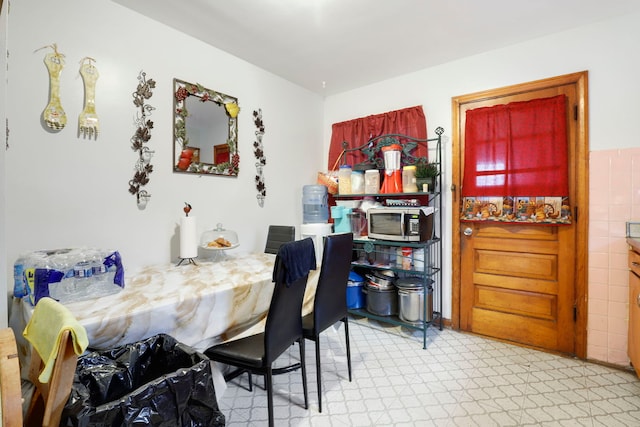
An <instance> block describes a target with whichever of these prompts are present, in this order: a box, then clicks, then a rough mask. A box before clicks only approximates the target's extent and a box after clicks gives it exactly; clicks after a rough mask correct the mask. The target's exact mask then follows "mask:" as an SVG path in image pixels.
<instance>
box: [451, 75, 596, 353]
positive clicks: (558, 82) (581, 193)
mask: <svg viewBox="0 0 640 427" xmlns="http://www.w3.org/2000/svg"><path fill="white" fill-rule="evenodd" d="M571 84H573V85H575V87H576V95H577V111H576V112H575V119H576V139H577V140H576V142H575V143H576V152H575V158H573V159H569V161H570V162H571V161H572V162H574V163H573V164H574V166H575V168H576V180H577V182H576V194H575V200H574V199H573V198H572V200H571V203H572V205H573V206H574V207H575V209H576V211H575V212H576V213H577V215H576V217H577V218H576V219H575V226H576V230H575V232H576V242H575V244H576V254H575V262H576V266H575V302H574V304H575V309H576V316H575V345H574V349H575V356H577V357H579V358H581V359H585V358H586V350H587V314H588V313H587V307H588V304H587V302H588V301H587V297H588V293H587V290H588V287H587V284H588V282H587V280H588V276H587V274H588V243H589V242H588V225H589V209H588V207H589V135H588V98H587V95H588V71H581V72H577V73H572V74H565V75H561V76H557V77H551V78H547V79H542V80H535V81H532V82H528V83H522V84H516V85H512V86H506V87H502V88H497V89H489V90H485V91H481V92H476V93H471V94H467V95H461V96H456V97H453V98H451V110H452V111H451V117H452V129H453V132H452V186H451V198H452V202H453V203H452V221H451V237H452V238H451V243H452V254H451V266H452V273H451V288H452V289H451V290H452V295H451V301H452V304H451V305H452V307H451V326H452V328H453V329H455V330H459V329H460V298H461V284H462V282H461V256H462V253H461V249H460V233H461V226H460V212H461V206H460V196H459V195H458V189H459V188H460V187H461V185H462V170H461V167H462V162H461V161H460V158H461V157H460V146H461V144H460V137H461V134H462V132H461V129H460V125H461V122H460V107H461V106H462V105H464V104H467V103H471V102H478V101H482V100H490V99H494V98H500V97H504V96H509V95H515V94H519V93H525V92H529V91H534V90H540V89H544V88H550V87H554V86H562V85H571Z"/></svg>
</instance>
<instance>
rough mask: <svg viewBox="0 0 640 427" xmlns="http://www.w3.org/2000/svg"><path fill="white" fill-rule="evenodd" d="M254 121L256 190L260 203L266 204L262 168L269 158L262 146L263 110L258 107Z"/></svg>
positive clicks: (261, 205)
mask: <svg viewBox="0 0 640 427" xmlns="http://www.w3.org/2000/svg"><path fill="white" fill-rule="evenodd" d="M253 123H254V124H255V125H256V141H255V142H254V143H253V154H255V156H256V160H257V161H256V190H258V195H257V196H256V198H257V199H258V205H259V206H260V207H263V206H264V199H265V198H266V197H267V188H266V187H265V184H264V175H263V172H262V169H263V168H264V166H265V165H266V164H267V158H266V157H265V156H264V150H263V148H262V136H263V135H264V123H263V122H262V110H261V109H258V110H257V111H254V112H253Z"/></svg>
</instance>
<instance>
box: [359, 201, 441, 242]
mask: <svg viewBox="0 0 640 427" xmlns="http://www.w3.org/2000/svg"><path fill="white" fill-rule="evenodd" d="M433 213H434V208H433V207H432V206H416V207H386V208H370V209H369V210H367V222H368V227H369V230H368V236H369V238H370V239H381V240H393V241H397V242H425V241H427V240H431V239H433Z"/></svg>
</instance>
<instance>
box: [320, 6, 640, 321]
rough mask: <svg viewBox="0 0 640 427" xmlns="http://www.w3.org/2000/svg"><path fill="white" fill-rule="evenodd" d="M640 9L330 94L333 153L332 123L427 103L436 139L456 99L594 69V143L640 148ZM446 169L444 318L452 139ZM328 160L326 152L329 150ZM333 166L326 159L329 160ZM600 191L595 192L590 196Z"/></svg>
mask: <svg viewBox="0 0 640 427" xmlns="http://www.w3.org/2000/svg"><path fill="white" fill-rule="evenodd" d="M639 23H640V15H639V14H634V15H628V16H625V17H622V18H617V19H612V20H609V21H604V22H600V23H597V24H593V25H589V26H584V27H581V28H578V29H575V30H572V31H567V32H563V33H558V34H555V35H552V36H549V37H544V38H540V39H536V40H531V41H528V42H526V43H521V44H518V45H514V46H511V47H508V48H504V49H500V50H496V51H491V52H486V53H484V54H480V55H476V56H472V57H468V58H464V59H462V60H458V61H454V62H450V63H447V64H443V65H441V66H438V67H433V68H429V69H425V70H422V71H419V72H415V73H412V74H407V75H404V76H401V77H398V78H394V79H390V80H386V81H383V82H379V83H377V84H374V85H370V86H367V87H363V88H360V89H356V90H353V91H350V92H345V93H341V94H338V95H335V96H331V97H328V98H327V99H326V100H325V106H324V141H325V153H326V152H327V151H328V141H330V135H331V124H332V123H336V122H341V121H344V120H348V119H351V118H356V117H362V116H366V115H369V114H376V113H381V112H384V111H389V110H394V109H398V108H403V107H408V106H413V105H423V108H424V110H425V115H426V117H427V130H428V132H429V137H433V136H435V135H434V134H433V131H434V130H435V128H436V127H437V126H442V127H443V128H444V129H445V135H446V136H447V137H449V138H450V136H451V129H452V122H451V98H452V97H455V96H459V95H464V94H468V93H473V92H478V91H483V90H487V89H492V88H498V87H503V86H508V85H513V84H517V83H524V82H528V81H533V80H539V79H543V78H548V77H553V76H557V75H562V74H568V73H573V72H578V71H583V70H588V71H589V134H590V136H589V139H590V149H591V150H592V151H593V150H604V149H610V148H625V147H633V146H640V138H638V136H637V118H638V117H640V104H639V103H638V102H637V94H638V93H640V79H639V78H638V73H637V70H638V69H639V68H640V56H639V55H637V54H636V53H637V51H638V48H637V46H636V45H637V41H638V40H640V25H638V24H639ZM449 138H447V140H446V144H445V146H444V148H445V154H444V160H445V163H446V171H445V176H444V185H443V188H444V189H446V190H447V192H446V194H445V196H444V197H445V200H446V203H445V208H448V209H446V212H445V219H446V226H445V232H444V236H445V241H444V245H445V249H444V292H443V295H444V310H443V311H444V316H445V317H447V318H450V316H451V238H452V236H451V212H450V207H451V193H450V191H448V189H449V187H450V184H451V142H450V139H449ZM325 158H326V154H325ZM325 164H326V161H325ZM597 196H598V195H593V194H591V195H590V197H597Z"/></svg>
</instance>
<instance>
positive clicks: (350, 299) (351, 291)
mask: <svg viewBox="0 0 640 427" xmlns="http://www.w3.org/2000/svg"><path fill="white" fill-rule="evenodd" d="M363 288H364V279H363V278H362V276H360V275H359V274H358V273H356V272H355V271H351V272H350V273H349V280H348V281H347V308H363V307H364V306H365V295H364V292H362V290H363Z"/></svg>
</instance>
